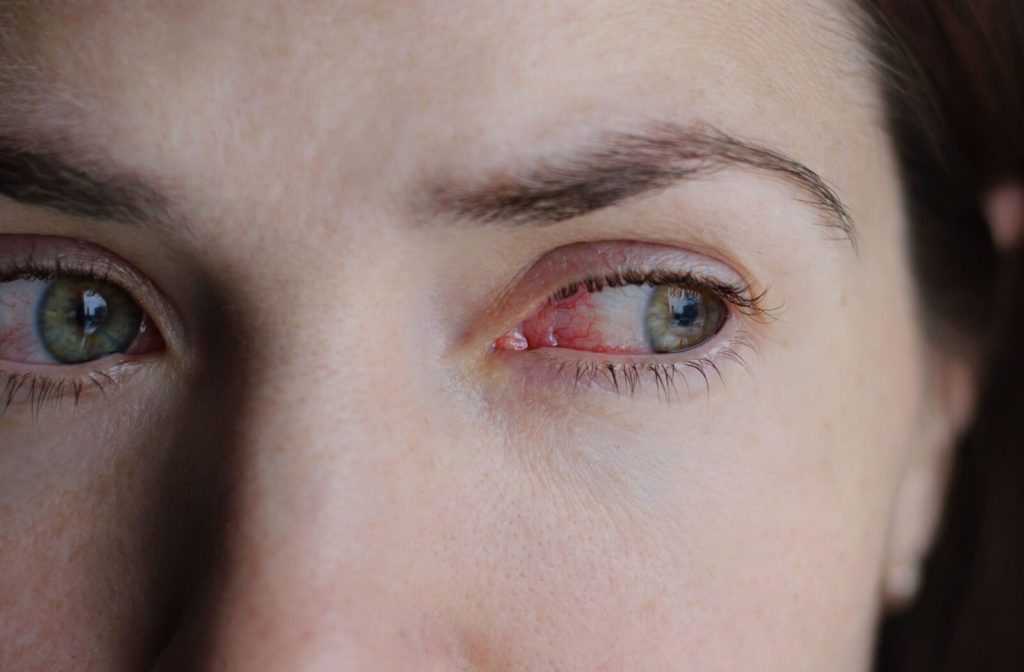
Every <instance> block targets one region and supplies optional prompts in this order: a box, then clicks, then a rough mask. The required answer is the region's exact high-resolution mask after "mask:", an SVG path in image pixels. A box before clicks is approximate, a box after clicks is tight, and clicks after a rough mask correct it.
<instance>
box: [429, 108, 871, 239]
mask: <svg viewBox="0 0 1024 672" xmlns="http://www.w3.org/2000/svg"><path fill="white" fill-rule="evenodd" d="M730 167H742V168H747V169H751V170H755V171H759V172H763V173H767V174H770V175H774V176H777V177H779V178H781V179H783V180H785V181H787V182H788V183H790V184H792V185H795V186H796V187H797V188H799V189H800V191H801V192H802V193H803V194H804V198H802V199H799V200H801V201H802V202H805V203H808V204H810V205H811V206H813V207H814V208H816V209H817V210H819V211H820V212H821V213H822V214H823V215H824V218H823V220H822V221H821V222H820V223H821V224H822V225H823V226H826V227H828V228H831V229H834V230H836V231H838V232H839V233H840V235H841V237H843V238H846V239H847V240H848V241H849V242H850V244H851V245H852V246H853V248H854V249H855V250H856V246H857V236H856V229H855V227H854V224H853V220H852V218H851V216H850V211H849V209H848V208H847V207H846V205H844V204H843V202H842V200H840V198H839V196H838V195H837V194H836V192H835V191H834V190H833V189H832V188H831V187H829V185H828V183H827V182H826V181H825V180H824V179H823V178H822V177H821V176H820V175H818V173H816V172H815V171H814V170H812V169H811V168H809V167H807V166H806V165H804V164H802V163H800V162H799V161H797V160H795V159H793V158H791V157H789V156H787V155H785V154H783V153H782V152H779V151H776V150H773V149H769V148H767V147H764V146H761V145H759V144H756V143H753V142H749V141H746V140H742V139H740V138H737V137H735V136H732V135H729V134H727V133H724V132H722V131H720V130H717V129H715V128H713V127H710V126H706V125H695V126H683V125H678V124H672V123H661V124H655V125H652V126H651V127H650V128H649V129H648V130H644V131H642V132H628V133H606V134H604V135H603V136H601V137H600V138H598V141H597V142H595V143H593V144H592V145H591V146H589V147H587V148H584V149H583V151H581V152H578V153H576V154H575V155H573V154H570V155H569V156H567V157H560V158H558V159H557V160H544V161H541V162H539V163H538V164H536V165H534V166H533V167H531V168H528V169H526V170H525V171H522V172H520V173H519V174H518V175H513V176H512V177H501V178H497V179H495V180H491V181H485V182H484V183H483V184H482V185H479V186H474V187H470V188H468V189H461V188H458V187H455V186H451V185H444V186H435V187H434V188H433V189H432V203H433V206H434V207H433V209H434V210H435V212H438V213H444V214H448V215H451V216H454V217H456V218H460V219H470V220H475V221H479V222H485V223H500V224H506V225H538V226H544V225H550V224H555V223H558V222H562V221H565V220H569V219H573V218H576V217H580V216H582V215H585V214H588V213H591V212H594V211H597V210H602V209H604V208H608V207H611V206H614V205H618V204H621V203H623V202H625V201H627V200H629V199H632V198H636V197H639V196H641V195H646V194H651V193H656V192H659V191H662V190H664V189H666V188H668V187H670V186H672V185H674V184H676V183H678V182H680V181H683V180H691V179H698V178H701V177H705V176H708V175H709V174H713V173H715V172H718V171H721V170H724V169H726V168H730Z"/></svg>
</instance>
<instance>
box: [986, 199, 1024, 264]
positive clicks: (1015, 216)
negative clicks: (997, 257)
mask: <svg viewBox="0 0 1024 672" xmlns="http://www.w3.org/2000/svg"><path fill="white" fill-rule="evenodd" d="M985 214H986V216H987V218H988V226H989V230H990V231H991V232H992V240H993V241H995V244H996V247H997V248H998V249H999V251H1000V252H1009V251H1010V250H1012V249H1014V248H1016V247H1018V246H1019V245H1020V243H1021V239H1022V238H1024V185H1021V184H1020V183H1018V182H1005V183H1003V184H1000V185H999V186H997V187H995V188H993V189H991V190H990V191H989V192H988V194H987V195H986V197H985Z"/></svg>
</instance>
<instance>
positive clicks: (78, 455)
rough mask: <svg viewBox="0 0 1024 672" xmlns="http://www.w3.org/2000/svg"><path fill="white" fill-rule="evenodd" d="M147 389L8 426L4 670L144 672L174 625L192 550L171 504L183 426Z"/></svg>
mask: <svg viewBox="0 0 1024 672" xmlns="http://www.w3.org/2000/svg"><path fill="white" fill-rule="evenodd" d="M137 382H138V381H137ZM142 387H143V386H136V387H135V389H133V392H134V393H135V394H137V395H138V397H137V398H135V399H134V400H130V401H126V400H125V399H123V398H117V399H114V398H112V399H110V400H103V401H91V402H88V403H85V402H83V404H82V405H80V406H78V407H76V408H74V409H71V408H70V404H71V402H70V401H68V402H66V403H65V404H64V408H63V410H62V411H60V412H59V414H58V415H54V413H58V412H57V411H55V410H54V409H44V410H42V411H41V414H40V416H39V417H38V418H35V419H33V418H31V417H24V416H23V415H22V414H15V413H14V412H13V410H9V411H8V414H7V415H6V416H4V417H3V418H0V429H2V430H3V432H4V436H3V438H4V442H3V446H2V449H0V512H2V525H0V566H2V567H4V571H3V572H0V595H3V596H4V597H5V599H4V600H3V608H2V611H3V612H4V616H5V617H9V618H6V619H5V620H6V623H7V626H8V627H6V628H5V630H4V639H3V641H4V644H5V646H3V647H0V667H2V668H3V669H70V668H74V669H110V670H114V669H142V668H143V667H144V666H145V665H146V663H145V656H146V655H148V654H149V653H150V652H151V651H152V647H154V646H155V645H156V641H155V639H154V638H155V637H158V636H160V631H161V629H162V628H163V627H165V625H166V620H165V619H166V618H167V616H168V613H169V611H170V607H171V601H170V598H171V597H172V596H171V595H169V594H168V593H169V592H170V591H173V590H174V588H173V586H174V585H176V581H175V578H174V575H175V573H176V572H177V570H176V569H174V568H173V566H174V565H175V563H178V564H180V563H182V562H183V559H182V557H181V549H182V548H185V547H186V546H187V544H185V543H184V538H183V537H182V535H181V532H182V529H183V528H182V527H181V525H178V524H175V522H174V521H173V520H172V519H173V518H174V516H175V515H178V514H179V513H180V511H181V510H182V509H181V507H180V506H176V505H175V502H172V501H170V500H169V499H168V498H167V497H165V496H164V493H167V492H168V491H169V486H168V484H167V482H166V480H165V479H166V478H167V474H168V472H169V471H171V469H170V465H171V464H172V463H173V457H172V456H173V455H174V452H175V451H173V450H172V449H171V442H172V439H171V438H170V437H171V436H172V432H170V431H169V430H170V428H171V427H173V426H175V423H174V422H173V421H172V419H171V418H170V416H169V415H168V414H167V413H166V412H163V413H162V412H160V409H161V408H164V409H166V407H167V404H161V403H160V400H159V399H158V395H157V394H156V393H155V392H152V391H150V394H145V392H144V390H143V389H140V388H142ZM142 409H145V411H143V410H142ZM17 410H22V409H17ZM108 414H109V415H108ZM111 417H115V418H119V420H116V421H111V420H110V418H111ZM44 426H45V427H46V431H44V430H43V427H44ZM165 506H166V507H168V508H167V509H164V508H163V507H165ZM191 548H192V550H191V551H190V552H195V546H192V547H191Z"/></svg>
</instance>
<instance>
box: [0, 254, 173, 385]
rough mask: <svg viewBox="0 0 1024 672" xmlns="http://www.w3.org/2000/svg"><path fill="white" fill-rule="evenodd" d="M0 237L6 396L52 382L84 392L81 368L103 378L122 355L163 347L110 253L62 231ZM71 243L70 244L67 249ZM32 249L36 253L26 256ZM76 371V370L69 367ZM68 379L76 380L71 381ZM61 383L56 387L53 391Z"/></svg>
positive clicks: (1, 364)
mask: <svg viewBox="0 0 1024 672" xmlns="http://www.w3.org/2000/svg"><path fill="white" fill-rule="evenodd" d="M5 238H6V240H0V251H2V252H3V253H4V255H3V257H4V258H3V262H4V264H5V265H4V266H3V267H0V371H2V372H3V374H4V380H3V381H2V382H3V385H4V399H3V401H4V403H5V404H7V405H10V404H11V403H13V402H14V401H16V400H17V399H19V398H20V397H22V396H24V394H22V393H24V392H25V391H26V390H27V391H29V392H28V396H29V397H30V398H37V399H38V396H39V394H38V391H39V390H41V389H48V388H53V389H51V390H50V392H49V394H51V395H52V394H57V395H58V396H59V393H60V392H61V391H64V390H65V389H66V390H68V391H72V390H73V391H74V393H75V397H76V400H77V398H78V396H79V395H80V393H81V387H82V386H81V376H83V375H84V376H85V377H86V379H87V380H92V381H94V382H96V384H97V385H101V382H100V381H102V380H105V379H106V380H108V381H109V380H112V378H109V377H108V375H107V374H105V371H104V369H105V368H109V367H110V366H112V365H113V363H114V361H113V358H114V357H115V356H118V355H120V356H123V357H124V358H132V359H141V358H144V357H149V356H154V355H159V354H160V353H161V352H163V350H164V348H165V344H164V341H163V337H162V336H161V334H160V332H159V330H158V329H157V327H156V325H155V324H154V322H153V320H152V318H151V317H150V315H149V314H148V313H147V311H146V310H145V309H144V308H143V306H142V305H141V304H140V301H139V299H137V298H136V297H135V296H134V295H133V293H132V290H129V289H128V288H127V287H126V286H125V284H126V283H124V282H118V281H115V280H114V279H112V278H111V277H110V271H111V265H112V264H113V262H112V261H111V260H110V259H104V258H103V256H102V254H103V253H102V252H101V251H99V250H98V249H97V250H92V249H90V250H89V252H88V254H86V255H83V254H82V252H81V249H75V253H74V255H72V256H69V255H68V249H74V248H80V247H81V246H80V245H78V244H74V243H70V242H69V241H63V240H60V239H46V240H45V241H43V242H42V243H41V244H40V241H39V240H36V239H30V238H26V237H5ZM62 248H67V249H62ZM26 250H32V252H31V256H25V255H26ZM70 373H73V374H74V375H75V377H74V378H70V377H69V374H70ZM65 379H67V380H71V382H72V384H70V385H65V384H64V382H65ZM54 390H56V392H54Z"/></svg>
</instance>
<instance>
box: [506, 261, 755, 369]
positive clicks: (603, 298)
mask: <svg viewBox="0 0 1024 672" xmlns="http://www.w3.org/2000/svg"><path fill="white" fill-rule="evenodd" d="M722 290H724V291H722ZM741 291H742V290H737V289H735V288H731V287H724V288H713V287H712V286H711V283H705V282H703V281H701V280H698V279H695V278H690V277H686V276H682V277H673V276H671V275H669V274H648V275H642V274H624V275H620V276H613V277H608V278H600V279H588V280H586V281H583V282H580V283H578V284H576V285H573V286H570V287H567V288H566V289H563V290H560V291H559V292H557V293H556V294H554V295H553V296H551V297H550V298H549V299H548V301H547V303H545V305H544V306H543V307H542V308H541V309H540V310H538V311H537V312H536V313H534V314H533V315H531V316H530V317H529V318H527V319H526V320H525V321H524V322H522V323H521V324H520V325H518V326H517V327H515V329H513V330H512V331H511V332H509V333H508V334H505V335H504V336H502V338H500V339H499V340H498V341H497V342H496V343H495V347H496V349H499V350H535V349H538V348H568V349H572V350H580V351H584V352H595V353H605V354H622V355H644V354H668V353H675V352H681V351H684V350H689V349H691V348H696V347H698V346H700V345H703V344H704V343H705V342H707V341H708V340H709V339H711V338H713V337H714V336H715V335H716V334H717V333H718V332H719V331H720V330H721V328H722V326H723V325H724V324H725V322H726V320H727V319H728V316H729V307H728V304H727V303H726V299H725V298H723V294H725V295H729V296H736V295H738V294H739V293H740V292H741Z"/></svg>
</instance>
